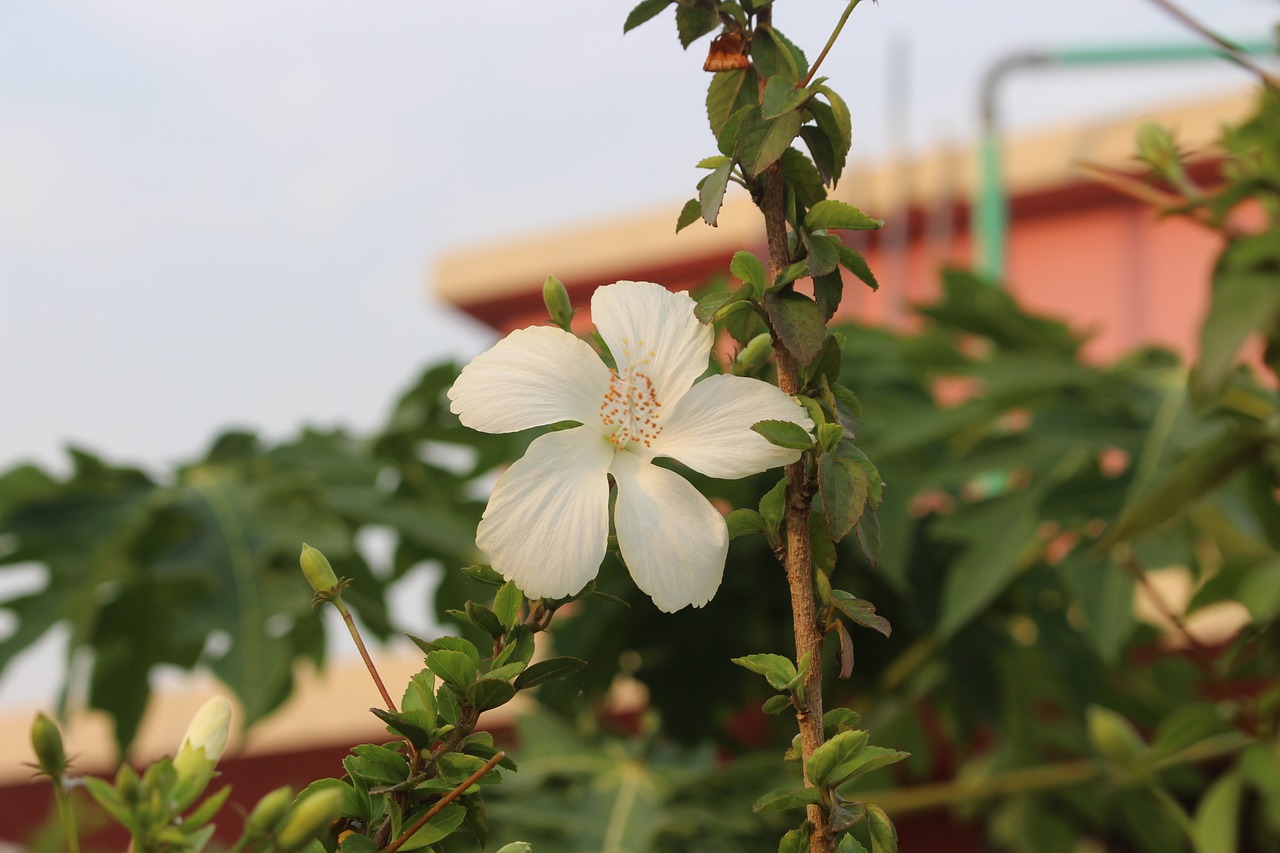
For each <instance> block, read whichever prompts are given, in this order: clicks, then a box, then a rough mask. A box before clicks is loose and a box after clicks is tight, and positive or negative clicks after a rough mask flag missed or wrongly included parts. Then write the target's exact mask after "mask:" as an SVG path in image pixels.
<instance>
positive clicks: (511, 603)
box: [493, 581, 524, 631]
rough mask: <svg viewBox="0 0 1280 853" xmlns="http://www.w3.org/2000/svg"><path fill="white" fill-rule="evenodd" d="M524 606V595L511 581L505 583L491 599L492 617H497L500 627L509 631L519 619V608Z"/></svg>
mask: <svg viewBox="0 0 1280 853" xmlns="http://www.w3.org/2000/svg"><path fill="white" fill-rule="evenodd" d="M523 605H524V595H523V594H522V593H521V592H520V588H519V587H518V586H516V585H515V583H514V582H512V581H507V582H506V583H505V584H503V585H502V588H501V589H499V590H498V594H497V595H496V596H494V599H493V615H495V616H497V617H498V621H499V622H500V623H501V624H502V627H503V628H505V629H506V630H508V631H510V630H511V629H512V628H514V627H515V625H516V622H517V621H518V620H519V619H520V608H521V607H522V606H523Z"/></svg>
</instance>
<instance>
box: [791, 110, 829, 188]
mask: <svg viewBox="0 0 1280 853" xmlns="http://www.w3.org/2000/svg"><path fill="white" fill-rule="evenodd" d="M823 106H826V105H825V104H824V105H823ZM800 138H801V139H803V140H804V144H805V146H806V147H807V148H808V149H809V156H810V157H811V158H813V164H814V165H815V166H816V167H817V169H818V173H819V174H820V175H822V181H823V183H824V184H829V185H830V184H834V181H835V175H836V169H835V162H836V161H835V153H834V152H833V151H832V148H831V140H830V139H828V138H827V135H826V134H825V133H823V132H822V130H821V128H819V127H818V126H817V125H812V124H806V125H802V126H801V127H800Z"/></svg>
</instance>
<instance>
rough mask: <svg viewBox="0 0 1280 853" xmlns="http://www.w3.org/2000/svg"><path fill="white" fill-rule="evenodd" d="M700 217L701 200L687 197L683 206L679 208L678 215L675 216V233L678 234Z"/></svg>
mask: <svg viewBox="0 0 1280 853" xmlns="http://www.w3.org/2000/svg"><path fill="white" fill-rule="evenodd" d="M701 218H702V202H700V201H698V200H697V199H696V198H691V199H689V200H688V201H686V202H685V203H684V207H682V208H680V215H679V216H678V217H676V233H677V234H679V233H680V232H681V231H683V230H684V229H686V228H688V227H689V226H690V225H692V224H693V223H695V222H697V221H698V220H699V219H701Z"/></svg>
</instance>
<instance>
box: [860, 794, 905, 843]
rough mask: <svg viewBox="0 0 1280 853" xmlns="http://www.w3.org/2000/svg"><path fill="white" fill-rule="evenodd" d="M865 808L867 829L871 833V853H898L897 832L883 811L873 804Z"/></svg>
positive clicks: (868, 804) (867, 804)
mask: <svg viewBox="0 0 1280 853" xmlns="http://www.w3.org/2000/svg"><path fill="white" fill-rule="evenodd" d="M865 805H866V808H867V829H868V830H869V831H870V833H871V853H898V831H897V830H896V829H894V826H893V821H891V820H889V816H888V815H887V814H885V813H884V809H882V808H880V807H879V806H877V805H875V804H873V803H865Z"/></svg>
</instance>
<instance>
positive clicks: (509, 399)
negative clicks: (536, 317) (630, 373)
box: [449, 326, 609, 432]
mask: <svg viewBox="0 0 1280 853" xmlns="http://www.w3.org/2000/svg"><path fill="white" fill-rule="evenodd" d="M608 390H609V368H607V367H605V365H604V362H602V361H600V357H599V356H597V355H596V353H595V351H594V350H593V349H591V347H590V346H588V345H587V344H586V343H584V342H583V341H580V340H578V339H577V338H575V337H574V336H573V335H571V334H569V333H568V332H565V331H562V330H560V329H552V328H549V327H547V326H533V327H531V328H528V329H517V330H516V331H514V332H512V333H511V334H509V335H507V336H506V337H505V338H503V339H502V340H500V341H498V342H497V343H496V344H494V345H493V346H492V347H491V348H490V349H489V350H487V351H486V352H483V353H481V354H480V355H478V356H476V358H475V359H474V360H473V361H472V362H471V363H470V364H468V365H467V366H466V367H464V368H463V369H462V375H461V376H459V377H458V380H457V381H456V382H454V383H453V387H452V388H450V389H449V399H450V400H451V401H452V404H451V406H450V408H451V409H452V410H453V412H454V414H456V415H457V416H458V417H459V418H460V419H461V420H462V423H463V424H464V425H466V426H469V427H471V428H472V429H478V430H480V431H481V432H516V431H518V430H522V429H528V428H529V427H535V426H544V425H546V424H553V423H556V422H557V421H578V422H579V423H584V424H585V423H591V424H596V423H598V422H599V418H600V415H599V409H600V402H601V400H603V399H604V394H605V392H606V391H608Z"/></svg>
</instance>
